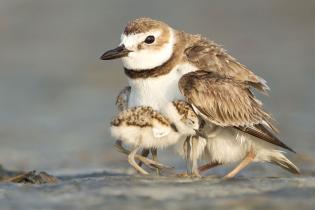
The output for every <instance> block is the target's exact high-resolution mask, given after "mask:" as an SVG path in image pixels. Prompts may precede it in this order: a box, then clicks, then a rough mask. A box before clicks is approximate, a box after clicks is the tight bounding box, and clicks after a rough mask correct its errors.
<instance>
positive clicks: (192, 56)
mask: <svg viewBox="0 0 315 210" xmlns="http://www.w3.org/2000/svg"><path fill="white" fill-rule="evenodd" d="M194 38H195V41H194V42H193V44H192V45H191V46H189V47H187V48H186V49H185V55H186V57H187V60H188V61H189V62H190V63H192V64H194V65H195V66H197V67H198V69H204V70H207V71H213V72H215V73H217V74H220V75H223V76H227V77H232V78H234V79H236V80H240V81H247V82H248V83H249V84H250V85H251V86H253V87H255V88H257V89H258V90H260V91H261V92H262V93H264V94H267V91H268V90H269V87H268V86H267V84H266V81H265V80H264V79H262V78H261V77H259V76H257V75H255V74H254V73H253V72H252V71H251V70H250V69H248V68H247V67H246V66H244V65H243V64H241V63H239V62H238V61H237V60H236V59H235V58H234V57H232V56H231V55H229V54H228V53H227V52H226V51H225V50H224V49H223V48H222V47H221V46H219V45H218V44H216V43H214V42H212V41H208V40H207V39H205V38H203V37H201V36H196V35H195V36H194Z"/></svg>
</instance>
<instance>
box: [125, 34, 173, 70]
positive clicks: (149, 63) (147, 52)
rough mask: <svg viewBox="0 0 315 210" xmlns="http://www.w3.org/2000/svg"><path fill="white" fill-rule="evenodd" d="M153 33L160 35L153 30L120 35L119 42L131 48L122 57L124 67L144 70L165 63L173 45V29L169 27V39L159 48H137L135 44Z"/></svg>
mask: <svg viewBox="0 0 315 210" xmlns="http://www.w3.org/2000/svg"><path fill="white" fill-rule="evenodd" d="M152 34H153V35H155V36H156V37H158V36H159V35H160V32H159V31H153V32H148V33H140V34H131V35H128V36H126V35H124V34H123V35H122V37H121V40H122V41H121V44H124V45H125V47H126V48H127V49H129V50H133V52H130V53H129V54H128V56H126V57H124V58H122V62H123V65H124V67H125V68H127V69H133V70H144V69H152V68H154V67H157V66H160V65H162V64H163V63H165V62H166V61H167V60H168V59H170V57H171V56H172V54H173V47H174V43H175V36H174V32H173V29H170V39H169V41H168V42H167V43H166V44H164V45H163V47H162V48H160V49H159V50H151V49H141V50H138V49H137V45H138V43H139V42H140V40H143V39H144V38H145V37H146V36H148V35H152Z"/></svg>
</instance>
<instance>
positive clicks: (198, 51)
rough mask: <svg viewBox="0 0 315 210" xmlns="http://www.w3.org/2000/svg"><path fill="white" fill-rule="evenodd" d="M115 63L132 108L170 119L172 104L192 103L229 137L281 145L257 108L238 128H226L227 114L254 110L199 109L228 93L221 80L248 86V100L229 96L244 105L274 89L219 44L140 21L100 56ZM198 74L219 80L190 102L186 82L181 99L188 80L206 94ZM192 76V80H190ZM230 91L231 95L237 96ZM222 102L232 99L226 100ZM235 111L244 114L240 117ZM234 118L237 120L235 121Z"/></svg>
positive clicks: (228, 107) (242, 94) (231, 107)
mask: <svg viewBox="0 0 315 210" xmlns="http://www.w3.org/2000/svg"><path fill="white" fill-rule="evenodd" d="M116 58H122V61H123V65H124V69H125V74H126V75H127V77H128V82H129V86H130V87H131V93H130V98H129V101H128V107H136V106H150V107H152V108H153V109H154V110H157V111H159V112H161V113H162V114H163V115H165V116H168V117H169V114H170V113H171V112H172V109H170V106H168V104H169V103H170V102H171V101H173V100H176V99H181V100H188V101H189V103H190V104H191V105H192V106H193V107H194V109H195V111H196V112H197V113H198V114H199V115H200V116H201V117H203V118H204V119H208V118H210V119H212V121H210V120H207V123H213V124H214V125H217V126H220V127H221V128H223V130H224V132H229V131H230V128H231V127H233V128H237V129H238V130H241V131H242V132H244V133H248V134H250V135H251V136H255V137H258V138H257V139H256V140H261V141H266V142H268V144H275V145H279V144H280V143H279V141H276V140H275V138H270V136H271V134H272V133H271V132H272V131H271V130H274V127H273V126H272V125H271V124H270V123H269V124H268V121H266V119H264V118H262V117H261V116H260V114H261V112H260V111H257V110H256V108H255V107H252V109H254V110H256V111H255V112H251V113H250V114H247V115H244V116H238V117H239V119H238V120H237V121H235V122H234V121H228V122H229V123H222V122H221V120H222V119H226V115H225V114H224V113H227V115H228V116H229V115H231V114H232V113H241V114H244V113H246V112H247V111H248V112H249V111H251V110H248V109H249V107H251V106H252V105H253V104H249V105H248V107H247V109H244V108H243V107H239V106H234V105H237V103H236V102H232V103H227V105H226V106H224V107H221V106H215V109H207V108H206V107H204V106H201V105H200V104H202V105H208V104H206V103H203V102H204V101H207V103H209V101H211V100H212V101H214V100H217V98H216V99H214V98H211V97H212V96H213V95H217V94H218V93H223V92H224V93H226V91H224V90H225V89H224V88H225V87H224V86H222V84H221V82H218V84H216V83H215V81H220V78H223V79H229V80H230V81H233V82H231V83H230V85H231V86H232V87H234V85H235V84H234V83H237V82H242V83H244V84H246V89H247V90H246V91H248V93H247V94H246V91H234V92H233V91H231V92H229V95H230V96H233V98H234V99H235V100H236V101H238V100H239V99H240V98H243V100H245V101H251V100H252V101H256V102H257V100H256V99H255V97H254V96H253V95H252V94H251V93H249V92H250V90H249V88H251V87H253V88H256V89H258V90H259V91H261V92H263V93H266V92H267V90H268V89H269V88H268V86H267V85H266V82H265V81H264V80H263V79H262V78H260V77H258V76H257V75H255V74H254V73H253V72H252V71H251V70H249V69H248V68H247V67H246V66H244V65H242V64H240V63H239V62H238V61H237V60H236V59H235V58H233V57H232V56H230V55H229V54H227V53H226V52H225V50H224V49H223V48H221V47H220V46H219V45H217V44H216V43H214V42H212V41H208V40H207V39H205V38H203V37H201V36H200V35H192V34H188V33H185V32H182V31H177V30H175V29H173V28H171V27H170V26H168V25H167V24H165V23H163V22H161V21H157V20H152V19H150V18H139V19H136V20H134V21H131V22H130V23H128V24H127V26H126V27H125V30H124V32H123V34H122V36H121V43H120V45H119V46H118V47H117V48H115V49H113V50H109V51H107V52H105V53H104V54H103V55H102V56H101V59H103V60H110V59H116ZM198 70H204V72H203V74H209V75H211V76H215V77H216V78H217V79H214V82H213V83H212V85H211V86H210V87H212V88H209V91H208V92H205V93H203V94H202V97H199V98H198V99H196V98H195V99H194V100H191V99H189V98H188V97H187V96H188V95H192V92H194V91H195V89H193V86H191V85H189V82H188V83H185V82H182V85H181V90H182V92H183V90H185V91H184V94H181V93H180V91H179V88H178V82H179V80H180V79H181V78H182V77H183V75H185V78H187V77H189V78H193V80H194V82H195V83H199V84H200V86H205V87H204V89H207V85H210V84H209V82H204V81H203V79H204V78H203V77H200V76H198V75H199V73H198V72H197V71H198ZM187 73H189V74H188V75H187ZM183 84H185V85H186V87H184V85H183ZM231 86H230V89H231V90H232V87H231ZM189 88H192V89H189ZM236 89H237V88H236ZM237 90H238V89H237ZM217 91H219V92H217ZM220 91H222V92H220ZM227 92H228V91H227ZM220 96H223V94H220ZM221 100H223V101H224V100H227V99H226V98H222V99H221ZM198 104H199V105H198ZM235 109H236V110H242V111H243V112H238V111H235ZM204 110H210V111H204ZM213 111H215V113H213ZM170 116H172V115H170ZM232 116H233V117H232V118H233V119H234V117H236V116H234V115H232ZM172 117H176V116H172ZM249 117H250V118H249ZM265 117H266V116H265ZM268 119H269V118H268ZM170 120H171V121H172V122H173V121H179V119H174V118H173V119H170ZM227 120H229V119H227ZM251 120H253V121H251ZM259 120H260V121H259ZM216 123H217V124H216Z"/></svg>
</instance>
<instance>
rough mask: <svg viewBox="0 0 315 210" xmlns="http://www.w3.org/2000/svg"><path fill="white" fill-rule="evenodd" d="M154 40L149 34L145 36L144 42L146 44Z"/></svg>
mask: <svg viewBox="0 0 315 210" xmlns="http://www.w3.org/2000/svg"><path fill="white" fill-rule="evenodd" d="M154 40H155V38H154V36H152V35H150V36H147V38H145V40H144V42H145V43H147V44H152V43H153V42H154Z"/></svg>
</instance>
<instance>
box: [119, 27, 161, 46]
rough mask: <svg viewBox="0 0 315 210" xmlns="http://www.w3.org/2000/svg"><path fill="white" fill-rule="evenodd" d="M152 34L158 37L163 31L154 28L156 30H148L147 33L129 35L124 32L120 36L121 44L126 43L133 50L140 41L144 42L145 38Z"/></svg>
mask: <svg viewBox="0 0 315 210" xmlns="http://www.w3.org/2000/svg"><path fill="white" fill-rule="evenodd" d="M150 35H152V36H154V37H155V38H157V37H159V36H160V35H161V31H157V30H154V31H149V32H146V33H138V34H129V35H126V34H122V35H121V38H120V40H121V43H120V44H123V45H125V47H126V48H127V49H129V50H131V49H133V48H135V47H137V45H138V44H139V43H141V42H143V41H144V40H145V38H146V37H147V36H150Z"/></svg>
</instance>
